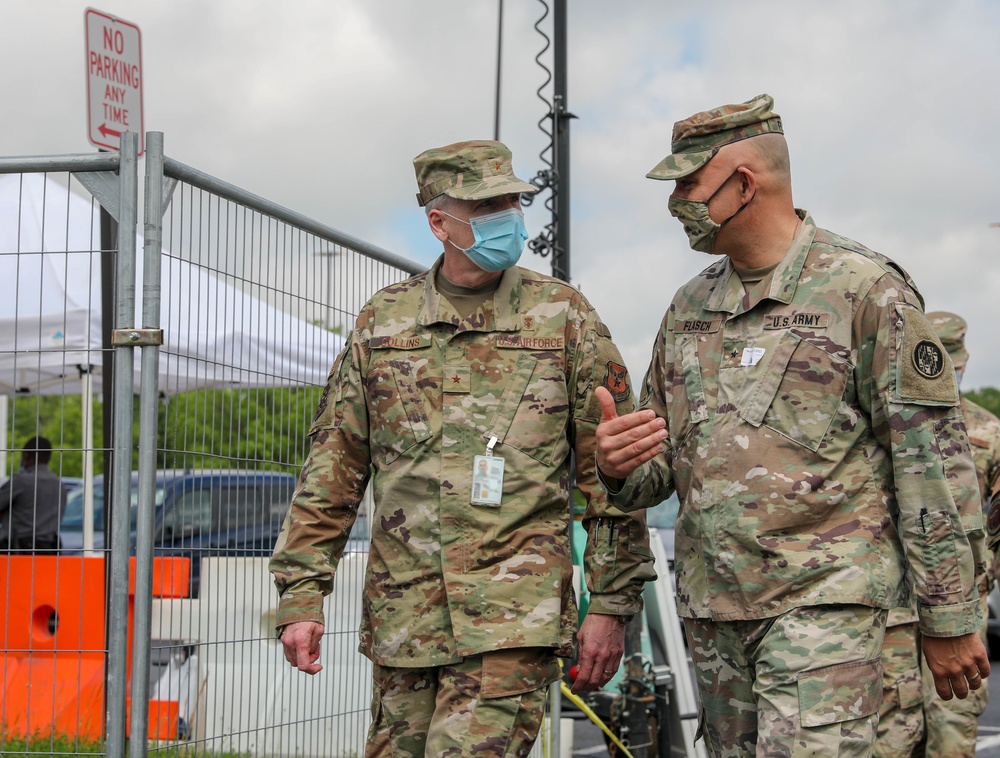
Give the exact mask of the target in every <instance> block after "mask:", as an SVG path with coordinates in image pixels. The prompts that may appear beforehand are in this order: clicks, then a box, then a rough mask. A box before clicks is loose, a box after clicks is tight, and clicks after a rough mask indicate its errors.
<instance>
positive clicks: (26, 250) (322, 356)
mask: <svg viewBox="0 0 1000 758" xmlns="http://www.w3.org/2000/svg"><path fill="white" fill-rule="evenodd" d="M142 248H143V240H142V238H141V237H140V238H138V240H137V245H136V249H137V251H139V252H138V254H137V261H136V286H135V292H136V296H137V303H136V308H135V313H136V318H137V323H135V324H132V325H129V326H142V325H143V324H142V323H141V321H140V318H141V316H140V314H141V313H142V310H141V293H142V287H143V285H142V281H143V280H142V269H143V266H142V260H143V255H142V252H141V251H142ZM0 286H2V287H3V293H2V295H0V472H6V470H7V466H6V460H5V458H6V451H7V449H8V447H9V446H8V443H7V440H6V433H7V409H6V403H7V396H9V395H14V394H71V393H72V394H76V393H81V394H82V395H83V397H84V398H85V402H84V409H85V413H84V430H83V434H84V439H85V440H91V443H90V444H89V445H88V446H87V449H88V451H89V450H93V444H92V427H91V426H90V418H91V415H90V413H89V409H90V403H89V402H86V400H89V397H90V395H91V393H92V392H99V391H100V389H101V369H102V364H103V354H102V350H103V348H102V337H101V253H100V206H99V205H98V204H97V203H96V202H95V201H93V200H91V199H89V198H87V197H84V196H83V195H81V194H78V193H77V192H75V191H73V190H72V189H70V188H67V186H66V185H64V184H62V183H61V182H59V181H57V180H56V179H54V178H52V177H50V176H48V175H42V174H0ZM160 303H161V306H160V326H161V328H162V329H163V333H164V334H163V344H162V346H161V348H160V359H159V370H158V390H159V392H161V393H166V394H176V393H180V392H187V391H189V390H195V389H206V388H235V387H246V388H248V387H291V386H300V387H301V386H306V385H320V386H321V385H322V384H323V383H324V382H325V380H326V377H327V373H328V371H329V369H330V366H331V365H332V364H333V360H334V358H335V357H336V355H337V353H338V352H339V351H340V349H341V347H342V346H343V338H341V337H340V336H338V335H336V334H334V333H333V332H330V331H328V330H326V329H323V328H321V327H318V326H315V325H313V324H310V323H308V322H306V321H304V320H302V319H300V318H297V317H295V316H292V315H290V314H288V313H286V312H284V311H282V310H280V309H278V308H275V307H274V306H272V305H270V304H269V303H267V302H265V301H263V300H261V299H259V298H255V297H253V296H252V295H250V294H248V293H246V292H244V291H243V290H241V289H240V288H239V287H237V286H235V285H234V284H232V283H230V282H228V281H226V280H225V279H224V278H222V277H221V276H219V275H217V274H216V273H214V272H212V271H209V270H208V269H206V268H203V267H200V266H197V265H195V264H193V263H191V262H189V261H186V260H181V259H178V258H176V257H173V256H171V255H170V254H169V252H168V251H164V252H163V254H162V256H161V301H160ZM134 366H135V371H134V386H133V391H134V392H136V393H137V392H138V391H139V386H140V382H141V372H140V351H139V350H135V363H134ZM90 469H91V465H90V464H89V463H88V455H87V453H85V456H84V475H85V480H86V481H85V485H84V486H85V488H86V492H87V495H86V500H87V506H86V512H87V513H90V512H91V509H92V495H91V493H92V484H90V477H89V473H90ZM89 526H90V519H89V518H85V527H84V529H85V531H84V539H85V545H87V542H86V541H87V537H88V532H89Z"/></svg>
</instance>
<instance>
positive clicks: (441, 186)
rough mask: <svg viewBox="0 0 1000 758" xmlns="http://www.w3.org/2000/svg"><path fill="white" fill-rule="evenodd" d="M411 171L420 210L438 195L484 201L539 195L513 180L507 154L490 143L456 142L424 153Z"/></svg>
mask: <svg viewBox="0 0 1000 758" xmlns="http://www.w3.org/2000/svg"><path fill="white" fill-rule="evenodd" d="M413 169H414V170H415V171H416V173H417V187H418V188H419V190H420V191H419V192H417V202H418V203H419V204H420V205H421V206H424V205H427V203H429V202H430V201H431V200H433V199H434V198H436V197H437V196H438V195H448V196H450V197H454V198H457V199H459V200H483V199H485V198H488V197H496V196H497V195H508V194H511V193H514V192H538V187H536V186H535V185H533V184H528V183H527V182H525V181H522V180H520V179H518V178H517V177H516V176H514V168H513V167H512V166H511V155H510V150H509V149H508V148H507V146H506V145H505V144H503V143H502V142H494V141H493V140H479V141H474V142H456V143H455V144H453V145H446V146H445V147H436V148H432V149H430V150H425V151H424V152H422V153H421V154H420V155H418V156H417V157H416V158H414V159H413Z"/></svg>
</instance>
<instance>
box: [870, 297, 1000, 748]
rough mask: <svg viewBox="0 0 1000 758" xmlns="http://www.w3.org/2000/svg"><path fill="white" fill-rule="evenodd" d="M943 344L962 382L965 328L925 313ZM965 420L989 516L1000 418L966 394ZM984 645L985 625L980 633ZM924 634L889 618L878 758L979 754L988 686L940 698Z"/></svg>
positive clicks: (999, 471)
mask: <svg viewBox="0 0 1000 758" xmlns="http://www.w3.org/2000/svg"><path fill="white" fill-rule="evenodd" d="M927 320H928V321H929V322H930V324H931V327H932V328H933V329H934V331H935V333H936V334H937V336H938V338H939V339H940V340H941V344H942V345H943V346H944V348H945V349H946V350H947V351H948V355H949V357H950V358H951V362H952V365H953V366H954V367H955V373H956V375H957V377H958V380H959V382H960V383H961V380H962V375H963V373H964V372H965V366H966V364H967V363H968V360H969V353H968V351H967V350H966V349H965V334H966V331H967V330H968V324H966V322H965V319H963V318H962V317H961V316H958V315H956V314H954V313H948V312H946V311H935V312H933V313H928V314H927ZM961 408H962V415H963V416H964V417H965V426H966V428H967V430H968V433H969V445H970V447H971V449H972V457H973V460H974V461H975V464H976V477H977V478H978V480H979V491H980V493H981V494H982V496H983V508H984V511H986V512H987V513H988V511H989V493H990V492H991V491H995V490H996V489H997V488H998V487H1000V419H998V418H997V417H996V416H994V415H993V414H992V413H990V412H989V411H987V410H986V409H985V408H982V407H980V406H978V405H976V404H975V403H973V402H972V401H971V400H969V399H968V398H967V397H965V396H964V395H963V396H962V397H961ZM994 578H995V575H994V571H993V569H992V568H991V569H990V571H989V572H988V574H987V576H986V577H985V580H984V581H983V582H980V584H979V596H980V600H981V603H982V605H983V615H984V616H985V615H986V597H987V595H989V592H990V589H991V588H992V585H993V581H994ZM981 636H982V639H983V642H984V643H985V642H986V627H985V626H984V627H983V630H982V635H981ZM919 639H920V630H919V626H918V623H917V614H916V611H915V610H912V609H909V608H897V609H894V610H892V611H890V613H889V628H888V629H887V630H886V638H885V644H884V646H883V649H882V667H883V693H882V707H881V709H880V711H879V725H878V739H877V741H876V744H875V753H874V754H875V756H877V757H878V758H897V757H902V758H905V757H906V756H914V755H926V756H933V758H966V757H968V758H971V756H973V755H975V753H976V731H977V726H978V723H979V717H980V716H981V715H982V713H983V712H984V711H985V710H986V705H987V701H988V698H989V688H988V687H981V688H980V689H978V690H972V691H971V692H970V693H969V697H967V698H966V699H965V700H957V699H952V700H942V699H941V698H940V697H938V695H937V693H936V692H935V691H934V681H933V678H932V677H931V674H930V670H929V669H928V667H927V664H926V662H922V659H921V657H920V656H919V655H918V653H917V650H918V648H919Z"/></svg>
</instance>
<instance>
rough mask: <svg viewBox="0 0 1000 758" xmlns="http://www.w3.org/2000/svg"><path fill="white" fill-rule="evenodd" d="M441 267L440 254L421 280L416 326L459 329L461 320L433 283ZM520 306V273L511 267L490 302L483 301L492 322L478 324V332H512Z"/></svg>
mask: <svg viewBox="0 0 1000 758" xmlns="http://www.w3.org/2000/svg"><path fill="white" fill-rule="evenodd" d="M442 265H444V255H443V254H442V255H441V256H440V257H439V258H438V259H437V260H436V261H434V265H433V266H431V269H430V271H428V272H427V274H426V275H425V277H426V278H425V279H424V299H423V303H422V304H421V306H420V313H419V314H418V315H417V323H418V324H420V326H430V325H431V324H438V323H445V324H452V325H454V326H459V325H460V324H461V322H462V320H461V319H460V318H459V317H458V314H457V313H455V312H454V311H453V310H452V309H451V305H450V304H449V303H448V298H446V297H444V296H443V295H442V294H441V292H440V291H439V290H438V288H437V286H436V285H435V284H434V280H435V279H436V278H437V272H438V270H439V269H440V268H441V266H442ZM520 304H521V270H520V269H519V268H518V267H517V266H511V267H510V268H509V269H507V270H505V271H504V272H503V274H502V275H501V277H500V284H499V286H498V287H497V289H496V292H494V293H493V300H492V301H490V300H487V301H486V303H484V304H483V308H484V309H485V310H486V311H487V312H488V314H487V315H488V316H489V317H492V320H493V322H494V323H485V324H483V325H482V327H481V330H482V331H497V332H513V331H517V329H518V328H520V321H519V319H516V318H515V316H516V315H517V312H518V307H519V306H520Z"/></svg>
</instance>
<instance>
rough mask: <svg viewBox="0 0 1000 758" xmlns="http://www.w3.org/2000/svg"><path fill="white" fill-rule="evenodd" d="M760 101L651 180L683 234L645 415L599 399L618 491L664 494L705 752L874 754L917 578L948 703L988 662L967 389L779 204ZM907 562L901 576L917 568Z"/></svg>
mask: <svg viewBox="0 0 1000 758" xmlns="http://www.w3.org/2000/svg"><path fill="white" fill-rule="evenodd" d="M772 107H773V101H772V99H771V97H770V96H768V95H761V96H758V97H756V98H754V99H753V100H750V101H748V102H746V103H741V104H735V105H727V106H723V107H721V108H717V109H714V110H711V111H706V112H702V113H698V114H695V115H694V116H692V117H691V118H689V119H685V120H684V121H680V122H678V123H677V124H675V126H674V134H673V142H672V154H671V155H669V156H667V158H666V159H664V160H663V161H662V162H661V163H659V164H658V165H657V166H656V167H655V168H653V170H652V171H651V172H650V174H649V176H650V177H651V178H653V179H664V180H665V179H674V180H676V188H675V189H674V192H673V193H672V195H671V197H670V201H669V205H668V207H669V209H670V211H671V213H672V214H673V215H674V216H676V217H678V218H679V219H680V220H681V222H682V224H683V226H684V229H685V231H686V232H687V235H688V238H689V242H690V245H691V247H693V248H694V249H695V250H699V251H703V252H706V253H714V254H725V257H724V258H722V259H721V260H717V261H715V262H714V263H712V264H711V265H710V266H709V267H708V268H707V269H705V270H704V271H703V272H702V273H701V274H700V275H698V276H697V277H695V278H694V279H693V280H691V281H690V282H689V283H688V284H686V285H685V286H684V287H682V288H681V289H680V290H679V292H678V293H677V294H676V296H675V297H674V299H673V302H672V303H671V304H670V307H669V308H668V310H667V312H666V315H665V317H664V319H663V322H662V324H661V327H660V331H659V333H658V336H657V338H656V341H655V344H654V347H653V356H652V362H651V364H650V367H649V370H648V372H647V374H646V378H645V380H644V383H643V388H642V393H641V397H640V410H639V411H637V412H636V413H634V414H630V415H629V416H626V417H620V416H619V415H618V414H617V412H616V409H615V408H614V407H613V404H612V403H611V402H610V399H609V398H608V397H607V396H605V395H603V392H602V391H601V390H598V392H599V393H600V397H601V402H602V406H603V414H602V421H601V424H600V425H599V428H598V432H597V436H598V467H599V470H600V473H601V476H602V477H603V479H604V481H605V482H606V484H607V486H608V487H609V490H610V492H611V494H610V500H611V501H612V502H613V503H616V504H620V505H622V506H623V507H626V508H637V507H646V506H650V505H653V504H655V503H658V502H660V501H661V500H663V499H664V498H665V497H667V496H668V495H669V494H670V493H671V492H673V491H675V490H676V492H677V494H678V496H679V498H680V503H681V506H680V512H679V515H678V518H677V523H676V526H675V531H676V535H675V539H676V542H675V561H676V563H675V569H676V577H677V595H678V602H677V605H678V610H679V612H680V614H681V615H682V616H683V617H684V627H685V631H686V634H687V638H688V642H689V649H690V651H691V655H692V658H693V661H694V664H695V670H696V678H697V681H698V685H699V690H700V694H701V707H702V730H701V733H702V735H703V736H704V738H705V741H706V744H707V746H708V748H709V751H710V753H711V754H712V755H715V756H746V755H754V754H756V755H759V756H804V755H810V756H811V755H840V756H867V755H870V753H871V750H872V743H873V741H874V739H875V730H876V723H877V720H878V707H879V702H880V700H881V692H882V671H881V666H880V661H879V655H880V652H881V647H882V638H883V634H884V632H885V624H886V613H887V611H888V609H890V608H893V607H896V606H901V605H904V606H905V605H907V604H908V594H909V586H910V584H911V583H912V587H913V591H914V592H915V594H916V598H917V604H918V605H917V607H918V615H919V618H920V625H921V629H922V631H923V633H924V639H923V652H924V654H925V656H926V657H927V659H928V662H929V665H930V666H931V669H932V671H933V672H934V678H935V684H936V686H937V689H938V691H939V692H940V693H941V696H942V697H944V698H950V697H952V696H953V695H954V696H957V697H959V698H964V697H966V696H967V695H968V693H969V691H970V689H973V690H974V689H977V688H979V687H980V686H981V679H982V677H985V676H986V675H987V674H988V673H989V661H988V660H987V655H986V651H985V649H984V647H983V644H982V641H981V640H980V638H979V629H980V627H981V626H982V623H983V620H982V613H981V609H980V605H979V596H978V592H977V587H976V582H977V579H978V578H979V577H981V576H982V574H983V573H984V571H985V556H984V549H983V547H984V546H983V531H982V509H981V507H980V504H979V499H978V498H979V495H978V487H977V485H976V477H975V469H974V468H973V464H972V457H971V455H970V452H969V441H968V439H967V435H966V432H965V426H964V424H963V423H962V418H961V414H960V412H959V409H958V399H959V398H958V386H957V383H956V380H955V374H954V372H953V371H951V370H950V367H949V365H948V362H947V357H946V356H945V353H944V350H943V348H942V347H941V343H940V341H939V340H938V339H937V337H936V336H935V335H934V332H933V330H932V329H931V327H930V325H929V324H928V323H927V320H926V319H925V318H924V315H923V303H922V301H921V298H920V296H919V294H918V293H917V290H916V288H915V287H914V286H913V283H912V282H911V281H910V278H909V277H908V276H907V275H906V274H905V272H903V270H902V269H900V268H899V267H898V266H897V265H896V264H894V263H893V262H892V261H890V260H888V259H887V258H885V257H883V256H881V255H879V254H877V253H874V252H872V251H871V250H869V249H867V248H865V247H863V246H862V245H859V244H857V243H856V242H852V241H850V240H848V239H845V238H843V237H840V236H837V235H835V234H832V233H830V232H828V231H825V230H823V229H821V228H819V227H818V226H817V225H816V224H815V222H814V221H813V219H812V217H811V216H810V215H809V214H808V213H806V212H805V211H801V210H796V209H795V207H794V205H793V204H792V193H791V174H790V169H789V160H788V149H787V145H786V143H785V139H784V136H783V130H782V125H781V119H780V118H779V117H778V116H777V114H775V113H774V112H773V111H772ZM907 564H908V565H909V567H910V571H909V573H910V575H911V576H910V580H911V582H910V583H908V582H907V576H906V573H907V571H906V566H907Z"/></svg>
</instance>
